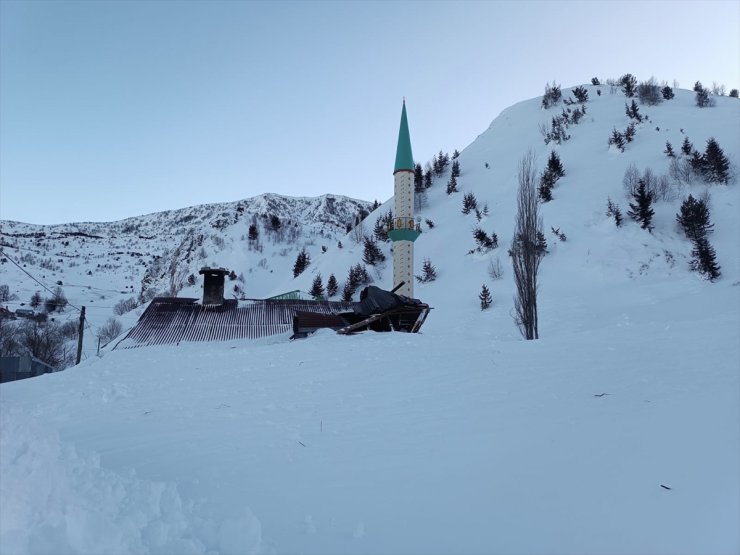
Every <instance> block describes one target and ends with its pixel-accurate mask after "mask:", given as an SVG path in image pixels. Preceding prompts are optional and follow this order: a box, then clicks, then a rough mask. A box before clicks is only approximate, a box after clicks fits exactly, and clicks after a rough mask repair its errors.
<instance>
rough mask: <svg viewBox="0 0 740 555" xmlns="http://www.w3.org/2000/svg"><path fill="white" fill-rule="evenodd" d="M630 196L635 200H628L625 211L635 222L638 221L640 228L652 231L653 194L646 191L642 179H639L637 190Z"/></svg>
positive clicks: (653, 213)
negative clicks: (627, 206) (628, 204)
mask: <svg viewBox="0 0 740 555" xmlns="http://www.w3.org/2000/svg"><path fill="white" fill-rule="evenodd" d="M632 198H633V199H634V200H635V202H634V203H632V202H630V210H629V211H627V215H628V216H629V217H630V218H632V219H633V220H635V221H636V222H639V223H640V227H641V228H642V229H647V230H648V231H650V232H652V230H653V226H652V221H653V216H654V215H655V210H653V208H652V204H653V195H652V194H651V193H650V192H648V190H647V187H646V185H645V180H644V179H640V181H639V185H638V187H637V190H636V191H635V193H634V194H633V195H632Z"/></svg>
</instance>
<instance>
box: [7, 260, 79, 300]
mask: <svg viewBox="0 0 740 555" xmlns="http://www.w3.org/2000/svg"><path fill="white" fill-rule="evenodd" d="M0 254H2V255H3V256H5V257H6V258H7V259H8V260H10V261H11V262H12V263H13V264H15V265H16V266H18V269H19V270H20V271H21V272H23V273H24V274H26V275H27V276H28V277H30V278H31V279H32V280H33V281H35V282H36V283H38V284H39V285H40V286H41V287H43V288H44V289H46V290H47V291H48V292H49V293H51V294H52V295H56V293H55V292H54V291H52V290H51V289H49V288H48V287H47V286H46V284H44V283H43V282H41V281H39V280H38V279H36V278H35V277H34V276H32V275H31V274H30V273H28V272H27V271H26V269H25V268H24V267H23V266H21V265H20V264H18V262H16V261H15V260H13V258H12V257H10V256H9V255H8V254H7V253H6V252H5V251H3V250H0ZM67 304H68V305H69V306H71V307H72V308H74V309H75V310H77V311H78V312H81V311H82V309H80V308H79V307H77V306H75V305H73V304H72V303H70V302H69V301H67Z"/></svg>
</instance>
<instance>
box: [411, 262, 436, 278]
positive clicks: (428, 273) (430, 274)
mask: <svg viewBox="0 0 740 555" xmlns="http://www.w3.org/2000/svg"><path fill="white" fill-rule="evenodd" d="M435 279H437V269H436V268H435V267H434V265H433V264H432V261H431V260H429V259H428V258H425V259H424V264H423V265H422V267H421V275H417V276H416V281H418V282H419V283H428V282H430V281H434V280H435Z"/></svg>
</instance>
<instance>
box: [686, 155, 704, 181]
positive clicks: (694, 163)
mask: <svg viewBox="0 0 740 555" xmlns="http://www.w3.org/2000/svg"><path fill="white" fill-rule="evenodd" d="M689 165H690V166H691V169H692V170H694V172H695V173H696V174H697V175H702V176H703V175H704V174H705V173H706V166H705V164H704V157H703V156H702V155H701V154H699V151H698V150H695V151H694V152H692V153H691V158H689Z"/></svg>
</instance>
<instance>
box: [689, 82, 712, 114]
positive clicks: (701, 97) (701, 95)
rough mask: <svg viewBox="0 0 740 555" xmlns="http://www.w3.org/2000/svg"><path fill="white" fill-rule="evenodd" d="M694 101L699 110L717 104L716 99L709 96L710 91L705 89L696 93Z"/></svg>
mask: <svg viewBox="0 0 740 555" xmlns="http://www.w3.org/2000/svg"><path fill="white" fill-rule="evenodd" d="M697 83H698V81H697ZM694 100H695V101H696V105H697V106H698V107H699V108H706V107H709V106H714V104H715V102H714V98H712V97H711V96H710V94H709V91H708V90H707V89H704V88H702V89H700V90H698V91H696V96H695V97H694Z"/></svg>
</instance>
